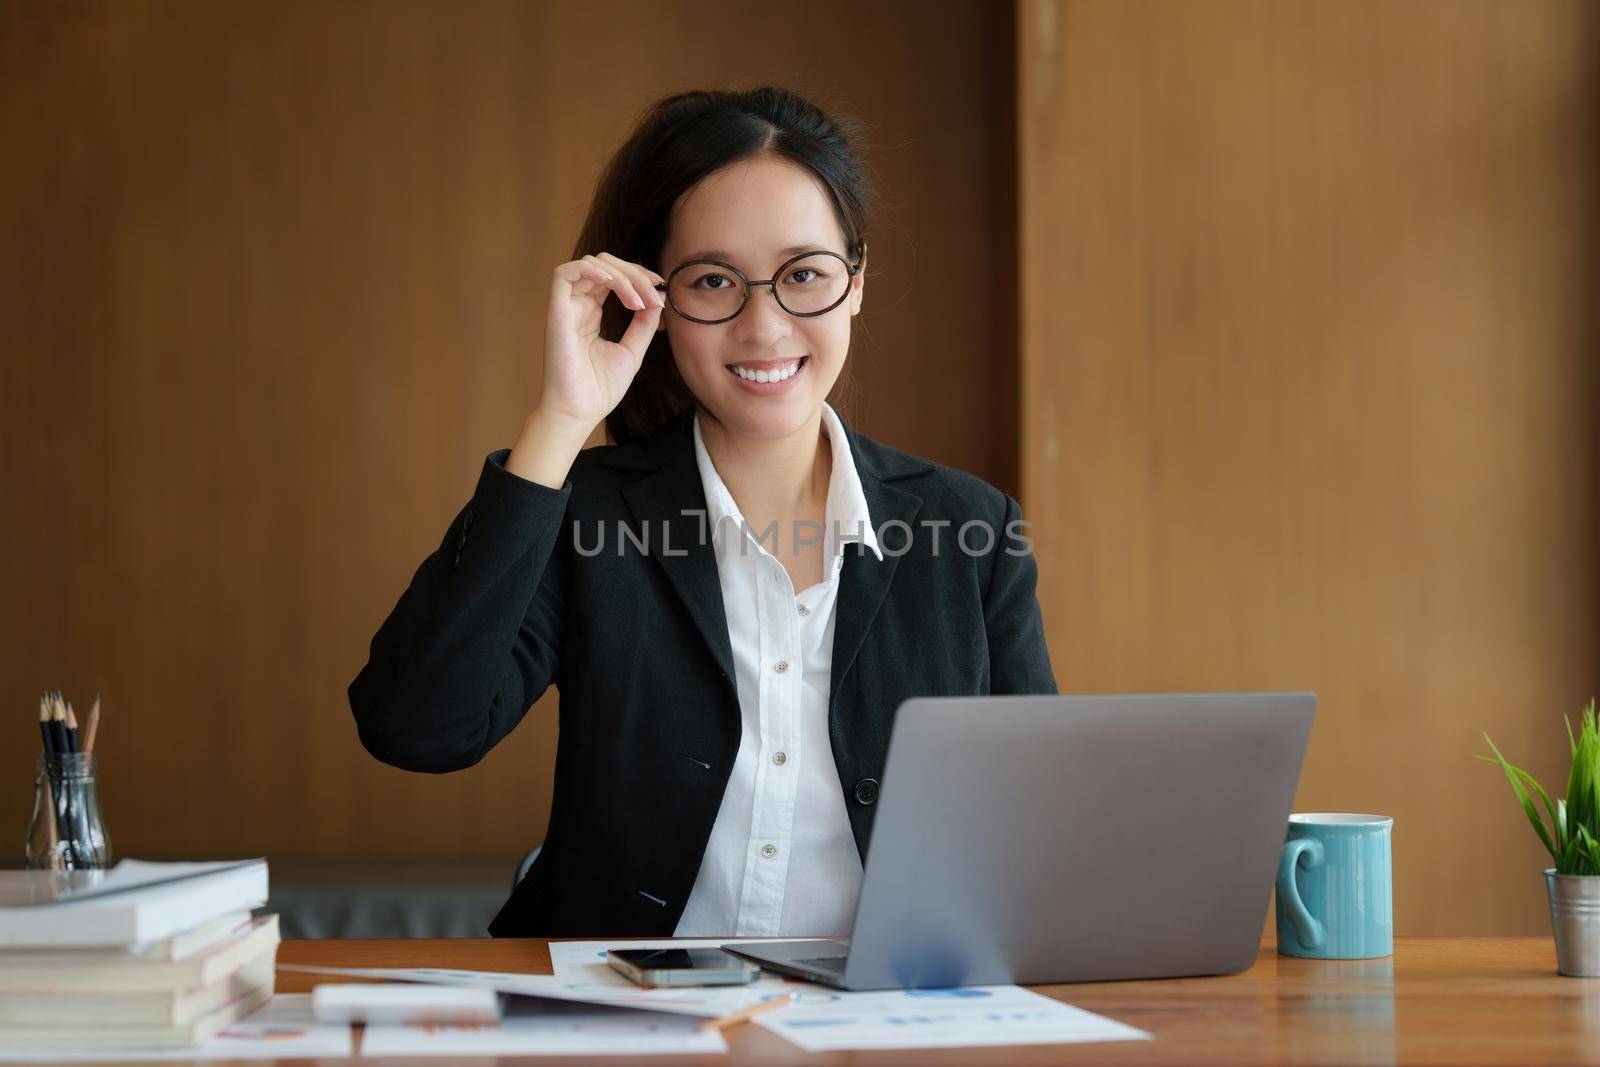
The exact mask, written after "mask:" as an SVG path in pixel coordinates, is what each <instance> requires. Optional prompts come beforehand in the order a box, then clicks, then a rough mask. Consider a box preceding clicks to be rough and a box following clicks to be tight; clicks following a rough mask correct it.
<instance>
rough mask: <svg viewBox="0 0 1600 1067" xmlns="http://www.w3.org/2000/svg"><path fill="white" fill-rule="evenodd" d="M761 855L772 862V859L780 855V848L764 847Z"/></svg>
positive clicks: (775, 846)
mask: <svg viewBox="0 0 1600 1067" xmlns="http://www.w3.org/2000/svg"><path fill="white" fill-rule="evenodd" d="M761 854H762V855H763V856H765V857H767V859H769V860H770V859H771V858H772V857H774V856H776V855H777V854H778V846H777V845H762V846H761Z"/></svg>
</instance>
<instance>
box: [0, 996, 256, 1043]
mask: <svg viewBox="0 0 1600 1067" xmlns="http://www.w3.org/2000/svg"><path fill="white" fill-rule="evenodd" d="M271 999H272V984H271V980H270V979H269V980H268V984H267V985H264V986H260V987H258V988H255V989H251V990H247V991H245V992H243V993H241V994H239V996H237V997H235V998H234V999H233V1000H231V1001H229V1002H228V1003H226V1004H223V1005H222V1006H221V1007H219V1008H217V1009H216V1010H214V1011H212V1012H210V1013H208V1014H206V1015H202V1016H200V1017H199V1018H196V1019H194V1020H191V1021H190V1022H187V1023H182V1024H175V1025H170V1026H162V1025H156V1026H102V1027H97V1028H94V1029H90V1028H87V1027H79V1026H29V1027H0V1049H8V1050H10V1049H27V1050H31V1049H39V1050H44V1049H103V1048H112V1049H129V1050H133V1049H147V1048H185V1047H188V1046H190V1045H198V1044H199V1043H200V1042H202V1041H209V1040H210V1039H211V1038H213V1037H215V1036H216V1035H217V1033H218V1032H219V1031H220V1030H221V1029H222V1028H223V1027H225V1026H227V1025H228V1024H230V1023H233V1022H237V1021H238V1020H239V1019H242V1018H244V1017H245V1016H246V1015H249V1014H250V1013H251V1012H253V1011H255V1010H256V1009H257V1008H259V1007H261V1006H262V1005H263V1004H265V1003H267V1001H269V1000H271ZM8 1058H13V1057H8ZM130 1058H137V1057H130Z"/></svg>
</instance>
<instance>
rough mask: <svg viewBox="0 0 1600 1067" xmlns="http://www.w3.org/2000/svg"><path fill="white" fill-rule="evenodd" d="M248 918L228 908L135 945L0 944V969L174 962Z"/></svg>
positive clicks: (233, 931) (232, 932)
mask: <svg viewBox="0 0 1600 1067" xmlns="http://www.w3.org/2000/svg"><path fill="white" fill-rule="evenodd" d="M251 922H252V920H251V918H250V913H249V912H248V911H230V912H228V913H227V914H226V915H219V916H217V917H216V918H215V919H212V920H210V921H209V922H203V923H201V924H200V925H199V926H196V927H195V928H194V929H192V930H185V931H183V932H182V933H178V934H173V935H172V936H171V937H163V938H160V939H158V940H156V941H144V942H141V943H139V944H136V945H83V946H81V947H80V946H73V945H67V946H64V947H57V946H46V947H42V948H41V947H37V946H28V947H26V948H0V970H3V969H5V968H8V967H14V966H20V965H22V964H34V963H46V964H50V965H52V966H53V965H55V964H58V963H111V962H120V961H127V960H142V961H145V962H157V963H161V962H176V961H178V960H186V959H188V958H190V957H191V956H198V955H199V954H200V953H202V952H204V951H205V950H206V949H208V948H210V947H211V946H212V945H215V944H216V943H217V942H219V941H227V940H229V939H230V938H233V937H237V936H238V935H239V934H241V933H243V932H244V929H245V927H247V926H249V925H250V924H251Z"/></svg>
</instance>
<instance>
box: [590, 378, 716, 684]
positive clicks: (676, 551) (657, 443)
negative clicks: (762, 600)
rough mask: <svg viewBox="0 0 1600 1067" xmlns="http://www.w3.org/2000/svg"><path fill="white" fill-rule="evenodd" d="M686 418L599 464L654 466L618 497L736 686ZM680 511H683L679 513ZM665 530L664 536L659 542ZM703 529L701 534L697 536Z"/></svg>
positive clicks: (702, 495)
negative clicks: (639, 527) (636, 523)
mask: <svg viewBox="0 0 1600 1067" xmlns="http://www.w3.org/2000/svg"><path fill="white" fill-rule="evenodd" d="M692 417H693V412H692V409H691V411H690V412H688V413H687V414H686V415H680V416H678V417H677V418H675V419H674V420H673V421H672V422H670V423H668V424H667V426H665V427H663V429H662V432H661V433H660V434H658V435H657V436H656V437H655V438H654V439H652V440H651V441H649V442H645V443H643V444H641V445H629V446H624V447H622V448H618V449H616V450H615V451H614V452H612V453H611V454H610V455H609V456H607V457H606V459H605V460H603V461H602V462H604V463H605V464H606V465H607V466H614V467H632V468H642V469H649V468H650V467H651V466H655V467H656V470H655V473H653V474H651V475H649V476H648V477H645V478H641V479H639V480H638V481H636V482H633V483H632V484H630V485H627V486H625V487H623V490H622V496H623V499H624V500H625V501H626V502H627V505H628V510H629V511H630V512H631V513H632V514H633V517H634V518H635V519H637V520H638V521H639V522H640V523H641V524H642V525H643V528H644V533H645V534H646V535H647V536H648V537H650V538H651V540H650V542H649V545H650V555H651V557H652V558H654V559H655V561H656V562H657V563H659V564H660V565H661V569H662V570H664V571H665V572H666V574H667V580H668V581H670V582H671V583H672V588H673V589H674V590H675V591H676V592H677V594H678V598H679V599H680V600H682V601H683V606H684V607H685V608H687V609H688V612H689V617H690V618H692V619H693V620H694V624H695V628H696V629H698V630H699V631H700V636H701V637H703V638H704V639H705V642H706V645H707V646H708V647H709V648H710V649H711V654H712V656H713V657H715V659H716V661H717V666H718V667H720V668H721V669H722V673H723V675H724V677H725V678H726V679H727V682H728V685H729V687H730V688H735V689H736V685H735V681H734V673H733V645H732V643H731V642H730V641H729V639H728V617H727V613H726V612H724V611H723V607H722V581H721V579H720V578H719V577H718V575H717V556H716V551H715V549H714V548H713V547H712V545H711V539H710V537H709V530H708V528H707V525H706V520H705V513H706V496H705V489H704V487H703V486H702V485H701V484H700V470H699V468H698V467H696V466H695V461H694V439H693V437H692V436H691V434H693V432H694V428H693V423H691V422H690V421H688V420H689V418H692ZM685 511H687V512H688V513H689V514H687V515H685V514H682V512H685ZM697 511H698V515H697V514H696V512H697ZM668 530H670V531H671V536H670V539H669V540H668V541H666V543H663V540H662V539H663V537H664V536H665V535H666V531H668ZM703 531H704V532H705V533H706V534H707V536H701V535H702V532H703ZM668 549H670V553H669V552H668V551H667V550H668Z"/></svg>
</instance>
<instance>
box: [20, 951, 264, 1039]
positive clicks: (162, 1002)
mask: <svg viewBox="0 0 1600 1067" xmlns="http://www.w3.org/2000/svg"><path fill="white" fill-rule="evenodd" d="M277 956H278V952H277V946H276V945H273V946H271V947H270V948H268V949H267V950H266V951H265V952H263V953H261V954H260V955H259V956H257V957H256V958H255V959H253V960H251V961H250V962H248V963H246V964H245V965H244V966H243V967H240V968H239V969H238V970H235V971H234V972H233V973H232V974H226V975H223V976H222V977H221V978H220V979H218V980H217V981H214V982H212V983H210V984H209V985H203V986H196V987H194V988H193V989H158V990H143V991H139V992H133V993H115V994H100V995H97V994H93V993H85V994H62V993H38V994H35V993H7V994H6V995H5V996H3V997H0V1034H3V1033H4V1032H5V1031H7V1030H12V1029H39V1028H60V1029H66V1028H75V1029H77V1030H79V1031H81V1032H83V1033H86V1034H87V1033H90V1032H92V1031H94V1030H99V1029H102V1028H104V1027H116V1026H188V1025H189V1024H190V1023H193V1022H195V1021H196V1020H197V1019H201V1018H203V1017H204V1016H207V1015H210V1014H211V1013H212V1012H214V1011H216V1010H217V1009H218V1008H221V1007H224V1006H225V1005H228V1004H232V1003H233V1002H234V1001H236V1000H238V999H239V998H240V997H242V996H245V995H247V994H249V993H250V992H251V991H253V990H256V989H259V988H262V987H265V988H266V990H267V992H268V993H271V992H272V984H273V964H274V963H275V962H276V960H277Z"/></svg>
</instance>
